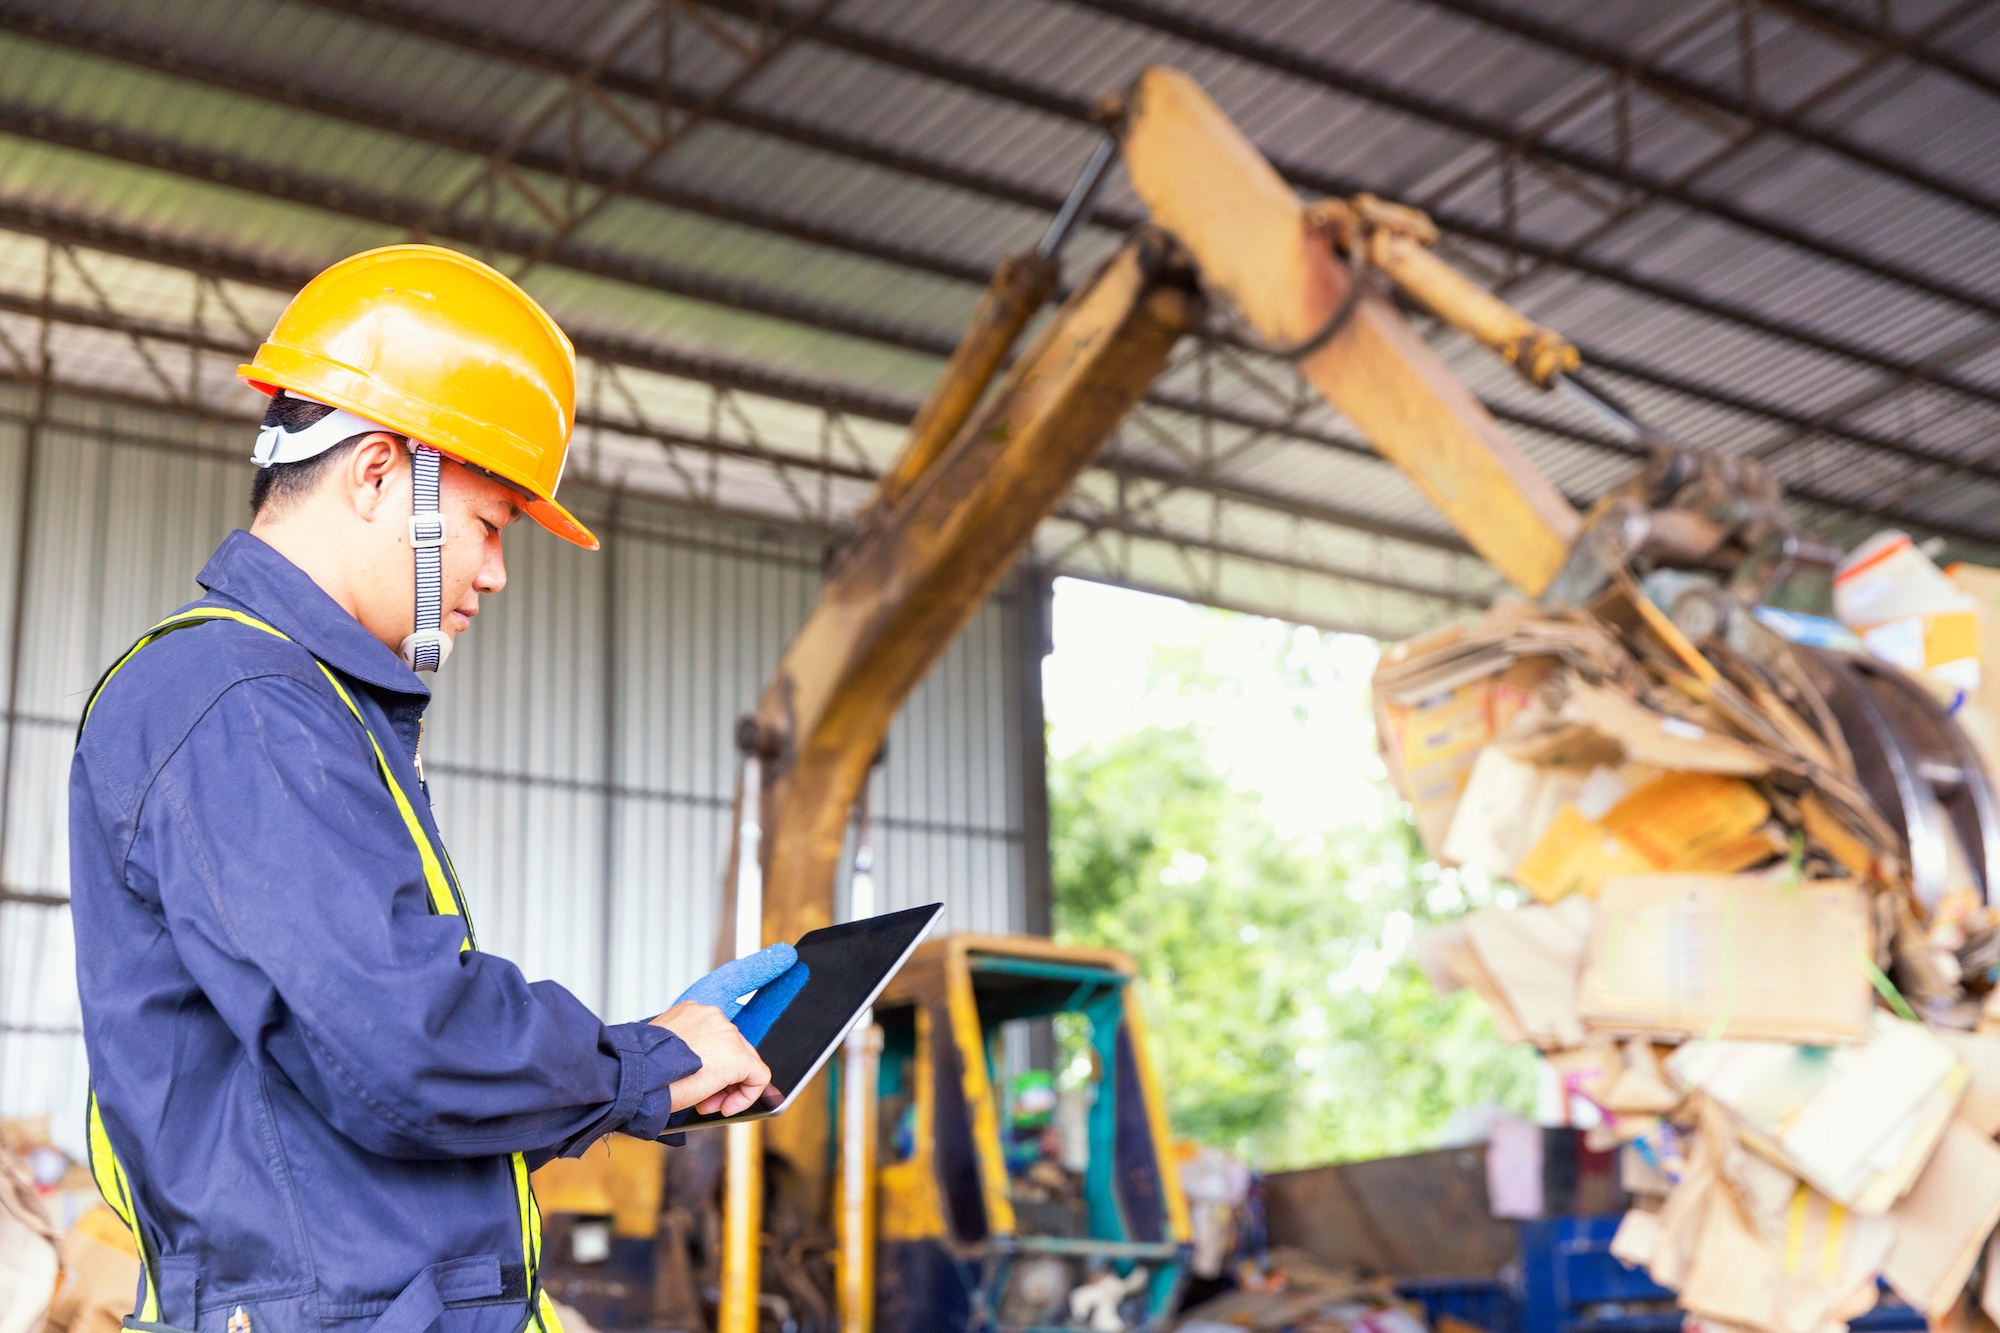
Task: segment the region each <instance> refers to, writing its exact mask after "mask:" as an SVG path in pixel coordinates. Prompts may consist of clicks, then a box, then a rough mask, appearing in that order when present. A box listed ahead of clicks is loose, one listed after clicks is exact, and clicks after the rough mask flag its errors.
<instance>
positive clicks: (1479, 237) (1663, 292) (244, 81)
mask: <svg viewBox="0 0 2000 1333" xmlns="http://www.w3.org/2000/svg"><path fill="white" fill-rule="evenodd" d="M313 2H315V3H322V4H329V3H330V4H335V5H336V6H337V7H339V8H340V9H342V10H343V11H345V10H346V9H348V8H349V7H350V6H348V5H347V4H344V3H341V2H340V0H313ZM355 8H357V9H358V10H359V11H361V12H364V13H366V14H368V15H369V16H371V17H376V18H378V19H381V18H385V16H386V14H387V13H388V11H386V9H385V7H384V6H381V5H377V4H369V5H360V6H355ZM0 30H9V31H14V32H17V33H20V34H22V35H27V36H32V37H34V38H36V39H38V40H43V41H49V42H54V43H58V44H61V45H64V46H68V47H70V48H72V49H77V50H84V51H88V52H90V53H92V54H95V55H100V56H103V57H105V58H109V59H114V60H119V61H121V62H124V63H131V64H137V65H139V66H141V67H143V68H149V69H158V70H160V71H162V72H169V71H170V72H172V73H174V74H175V75H176V76H177V77H184V78H193V79H197V80H200V81H201V82H204V83H207V84H209V85H211V86H214V87H218V88H223V89H226V90H229V91H233V92H239V93H242V94H244V95H247V96H253V97H260V98H263V99H266V100H270V101H273V102H276V103H278V104H281V105H286V106H292V107H296V108H297V109H300V110H310V111H311V112H312V113H314V114H320V115H326V116H330V117H333V118H335V119H339V120H344V121H349V122H351V123H354V124H357V125H366V126H368V127H369V128H372V129H378V130H381V131H384V132H386V133H392V134H397V135H400V136H404V137H410V138H415V139H418V140H420V141H422V142H426V143H431V144H435V145H437V146H439V147H446V148H450V149H453V150H455V151H462V152H466V153H470V154H474V155H479V156H485V155H487V154H491V153H494V152H497V151H499V149H500V147H501V145H500V143H499V141H497V140H480V139H477V138H476V137H474V136H470V135H466V134H464V133H462V132H458V131H454V130H449V129H446V128H445V127H441V126H432V125H427V124H426V123H425V122H423V121H422V120H421V119H419V118H417V117H415V116H412V115H407V114H403V113H400V112H387V111H382V110H379V109H377V108H374V107H372V106H367V105H364V104H359V103H345V102H342V101H340V100H339V99H332V98H327V97H324V96H317V95H316V96H315V97H314V98H312V99H311V105H310V106H307V105H304V104H303V99H302V98H301V96H300V94H299V92H298V89H297V87H296V85H292V84H284V85H280V84H275V83H265V82H263V81H260V80H256V79H253V78H249V77H247V76H242V75H238V74H235V73H233V72H229V71H223V70H219V69H214V68H211V67H205V66H204V65H202V64H201V63H200V62H197V61H194V60H190V59H187V58H184V57H180V56H175V57H174V58H172V59H166V58H164V57H163V56H162V55H161V53H160V52H158V51H156V50H152V49H142V48H139V47H137V46H133V45H129V44H119V43H113V42H109V41H107V40H105V39H102V38H98V37H95V36H94V35H92V34H88V33H84V32H81V31H80V30H75V29H70V28H66V27H64V26H62V25H59V24H55V23H53V22H48V21H38V22H35V23H33V24H24V23H21V22H19V21H18V20H16V19H15V18H14V17H13V16H10V15H7V14H5V13H4V12H0ZM423 31H424V32H425V35H427V36H430V37H432V38H433V39H434V40H447V38H446V37H445V36H444V35H442V34H441V33H440V32H438V31H437V30H436V29H435V28H434V27H432V26H431V25H426V26H425V28H424V29H423ZM468 40H469V39H468ZM496 45H499V44H496ZM472 49H479V50H485V49H486V48H485V47H484V46H475V47H473V48H472ZM495 53H496V54H501V55H504V57H505V58H508V59H522V58H523V57H521V56H520V54H519V53H516V52H513V51H511V50H510V49H507V48H506V47H505V46H504V45H499V50H498V51H497V52H495ZM546 63H547V62H538V63H537V64H536V65H535V67H536V68H542V67H543V66H544V65H545V64H546ZM607 82H609V80H607ZM629 91H630V90H627V92H628V93H629ZM675 97H676V99H677V101H678V102H686V103H688V104H692V102H693V100H694V98H693V95H692V94H686V93H678V92H677V93H676V94H675ZM0 116H4V118H5V123H4V125H0V128H5V129H7V130H8V131H10V132H12V133H16V134H21V135H24V136H26V137H34V138H39V139H42V140H44V141H47V142H52V143H62V144H64V145H65V146H69V147H73V148H77V149H78V150H79V151H94V152H104V153H107V154H108V155H112V156H120V157H125V158H127V159H128V160H137V159H136V158H134V157H133V153H135V152H136V153H143V154H149V155H151V160H150V161H148V162H145V163H143V164H144V165H154V166H159V167H161V168H163V169H168V170H176V171H181V172H182V173H183V174H189V175H192V176H198V177H199V178H201V179H204V180H210V181H220V182H223V183H228V184H234V185H237V186H238V187H240V188H253V187H252V186H251V185H250V184H249V182H252V181H258V180H264V181H265V182H266V183H267V184H270V185H271V186H272V188H271V189H269V190H268V191H267V192H270V193H273V194H274V195H276V196H277V197H287V198H296V199H298V201H299V202H305V203H314V204H316V205H319V206H324V205H323V204H321V203H320V201H319V200H314V199H312V198H310V197H309V196H310V195H311V194H312V193H314V191H308V190H305V189H302V188H299V187H298V179H299V178H298V175H297V173H296V172H287V173H273V172H270V171H267V170H264V169H262V168H260V167H258V166H257V165H256V164H250V163H236V162H231V161H230V160H229V159H227V158H226V157H224V156H221V155H217V154H213V153H207V152H200V151H198V150H179V149H177V148H176V147H175V146H173V145H151V146H138V145H137V144H136V141H135V140H134V138H133V136H129V135H121V134H117V133H115V132H110V131H106V130H103V129H99V128H94V127H83V126H76V127H75V129H74V131H73V132H72V131H70V130H66V129H65V128H64V125H63V122H62V120H61V119H60V118H55V117H50V116H48V115H47V114H46V113H42V112H39V111H34V110H30V109H27V108H21V107H10V108H5V109H4V110H0ZM714 118H715V119H717V120H726V121H728V122H729V123H731V124H734V125H736V126H737V127H739V128H744V129H748V130H750V131H751V132H753V133H762V134H769V135H772V136H773V137H778V138H781V139H784V140H785V141H787V142H794V143H798V144H800V145H801V146H804V147H809V148H812V149H814V150H815V151H824V152H830V153H834V154H837V155H840V156H847V157H852V158H853V159H854V160H856V161H865V162H868V163H870V164H871V165H877V166H882V167H884V168H885V169H888V170H895V171H898V172H901V173H905V174H910V175H913V176H915V177H916V178H918V179H924V180H930V181H933V182H935V183H937V184H942V185H947V186H949V187H951V188H956V189H965V190H968V191H971V192H974V193H979V194H983V195H985V196H987V197H989V198H994V199H1001V200H1005V201H1006V202H1009V203H1016V204H1022V205H1025V206H1028V207H1032V208H1037V209H1049V210H1052V209H1054V208H1055V207H1057V206H1058V205H1059V204H1060V202H1061V200H1060V196H1059V195H1057V194H1055V193H1053V192H1042V191H1037V190H1034V189H1032V188H1029V187H1019V186H1014V185H1013V184H1011V183H1009V182H1003V181H1000V180H998V179H997V178H993V177H978V176H976V175H973V174H971V173H963V172H954V171H951V170H950V169H948V168H947V167H945V166H944V164H941V163H932V162H928V161H926V160H924V159H919V158H915V157H911V156H909V155H898V154H895V153H893V152H891V151H889V150H881V149H871V148H869V147H868V146H867V145H863V144H860V143H859V142H858V141H851V140H842V139H826V140H822V138H821V137H820V136H816V135H813V134H811V133H809V132H808V131H807V129H806V127H803V126H799V125H795V124H789V123H786V122H783V121H782V120H781V119H777V118H768V117H759V116H755V115H748V116H745V115H732V114H731V113H730V112H729V111H728V109H726V108H725V109H723V110H720V111H718V112H716V113H715V116H714ZM100 136H103V137H100ZM121 143H129V144H133V145H134V146H133V147H132V149H131V150H130V151H126V150H124V149H121V147H120V144H121ZM514 160H515V161H516V162H518V163H520V164H521V165H523V166H527V167H531V168H532V169H534V170H537V171H541V172H545V173H551V174H559V173H561V172H562V171H563V170H564V169H565V164H564V163H563V162H562V161H561V160H560V159H557V158H552V157H547V156H545V155H541V154H533V153H529V152H526V151H516V153H515V155H514ZM575 171H576V174H577V175H578V176H579V178H580V179H582V180H584V181H586V182H587V183H590V184H592V185H594V186H600V187H601V186H603V185H606V184H608V183H609V182H610V180H611V179H612V177H611V174H610V173H609V172H605V171H601V170H599V169H597V168H595V167H594V166H592V165H590V164H587V163H586V164H580V165H578V166H577V167H576V168H575ZM1320 184H1321V185H1323V186H1326V187H1328V188H1329V191H1330V192H1334V193H1348V194H1351V193H1358V192H1360V191H1361V190H1362V189H1363V188H1364V187H1363V185H1362V183H1360V182H1351V181H1333V180H1322V181H1321V182H1320ZM626 192H627V193H629V194H631V195H633V196H634V197H636V198H642V199H646V200H649V201H651V202H654V203H659V204H662V205H665V206H667V207H671V208H679V209H684V210H687V211H690V212H694V213H697V214H699V215H701V216H706V217H712V218H717V219H720V220H728V221H732V222H735V223H738V224H740V225H744V226H749V227H752V228H755V229H758V230H764V231H769V232H771V233H772V234H774V235H782V236H786V237H788V238H791V239H795V240H800V241H804V242H806V243H808V244H814V245H821V246H825V247H827V248H829V249H831V250H835V251H838V252H842V253H849V254H853V255H855V256H857V257H860V258H867V259H875V260H880V261H881V262H884V263H889V264H893V265H896V266H897V267H901V268H907V269H910V270H912V271H915V272H922V273H929V274H933V275H935V276H939V277H944V278H948V279H953V280H957V281H965V282H970V283H978V284H981V285H983V284H984V282H985V280H986V276H987V272H988V270H987V269H986V267H985V266H982V265H979V264H974V263H966V262H962V261H956V260H953V259H951V258H949V257H946V256H941V255H935V254H929V253H925V252H922V251H918V250H914V249H911V248H909V247H901V246H895V245H892V244H888V243H884V242H881V241H878V240H876V239H874V238H871V237H868V236H865V235H861V234H859V233H853V232H846V231H840V230H837V229H834V228H830V227H823V226H815V225H812V224H806V223H801V222H798V221H796V220H792V219H787V218H784V217H781V216H779V215H777V214H773V213H770V212H768V211H765V210H760V209H757V208H754V207H749V206H745V205H742V204H739V203H737V202H735V201H725V200H721V199H717V198H714V197H712V196H705V195H702V194H700V193H699V192H696V191H693V190H688V189H682V188H676V187H671V186H662V185H658V184H656V183H653V182H649V181H643V180H642V181H635V182H632V183H631V184H629V185H627V186H626ZM319 193H321V194H322V197H324V193H325V192H324V191H323V190H322V191H319ZM343 193H345V191H344V190H343ZM1433 216H1434V218H1435V220H1436V221H1437V222H1438V224H1439V226H1440V227H1441V228H1442V229H1443V230H1444V231H1445V232H1447V233H1455V234H1457V235H1460V236H1464V237H1466V238H1467V239H1470V240H1474V241H1477V242H1478V243H1480V244H1483V245H1488V246H1492V247H1495V248H1501V249H1506V248H1511V249H1513V250H1514V251H1516V252H1518V253H1519V254H1520V255H1521V256H1522V257H1523V258H1526V259H1529V260H1533V261H1535V262H1536V265H1537V267H1538V268H1540V267H1557V268H1562V269H1567V270H1569V271H1572V272H1574V273H1577V274H1579V275H1581V276H1584V277H1589V278H1596V279H1601V280H1603V281H1607V282H1611V283H1615V284H1617V285H1618V286H1621V287H1625V288H1628V289H1629V290H1631V291H1633V292H1636V293H1639V294H1641V295H1644V296H1648V297H1652V298H1655V299H1658V300H1662V301H1666V302H1669V303H1671V304H1675V305H1679V306H1684V307H1685V308H1687V309H1689V310H1693V311H1695V312H1697V313H1700V314H1703V315H1707V316H1710V317H1712V318H1715V319H1718V320H1723V321H1725V322H1728V323H1732V324H1737V325H1740V326H1742V327H1744V328H1746V329H1751V330H1754V331H1757V332H1760V333H1766V334H1769V335H1771V336H1773V337H1777V338H1783V339H1785V340H1786V341H1788V342H1794V343H1797V344H1798V345H1800V346H1803V347H1809V348H1812V349H1813V350H1815V351H1821V352H1826V353H1829V354H1831V355H1835V356H1841V357H1846V358H1848V359H1851V360H1855V361H1858V362H1860V363H1862V364H1865V365H1869V366H1873V367H1875V368H1876V369H1879V370H1882V371H1885V372H1887V373H1889V374H1892V375H1897V376H1902V377H1906V378H1908V379H1912V380H1916V381H1920V382H1924V383H1931V384H1936V385H1938V386H1940V387H1943V388H1947V389H1952V390H1954V391H1957V392H1963V393H1969V394H1972V395H1973V396H1977V397H1982V398H1986V399H1988V400H1989V401H1994V400H1996V393H1995V391H1994V390H1990V389H1986V388H1984V387H1982V386H1979V385H1976V384H1972V383H1971V382H1969V381H1966V380H1964V379H1962V378H1960V377H1957V376H1954V375H1951V374H1949V373H1948V372H1946V371H1942V370H1938V369H1931V368H1926V367H1924V366H1922V365H1920V364H1918V363H1913V362H1906V361H1901V360H1898V359H1896V358H1894V357H1891V356H1888V355H1886V354H1884V353H1881V352H1877V351H1873V350H1871V349H1868V348H1865V347H1862V346H1861V345H1859V344H1856V343H1852V342H1849V341H1847V340H1844V339H1840V338H1836V337H1833V336H1831V335H1828V334H1824V333H1820V332H1816V331H1814V330H1810V329H1806V328H1804V327H1802V326H1800V325H1797V324H1794V323H1791V322H1790V321H1786V320H1782V319H1779V318H1776V317H1774V316H1771V315H1768V314H1765V313H1762V312H1759V311H1757V310H1754V309H1751V308H1749V307H1747V306H1742V305H1737V304H1734V303H1731V302H1728V301H1724V300H1719V299H1717V298H1714V297H1710V296H1706V295H1704V294H1702V293H1699V292H1697V291H1695V290H1694V289H1692V288H1688V287H1684V286H1681V285H1679V284H1676V283H1673V282H1669V281H1665V280H1662V279H1660V278H1657V277H1651V276H1648V275H1645V274H1641V273H1638V272H1636V271H1634V270H1631V269H1628V268H1625V267H1623V266H1620V265H1617V264H1613V263H1608V262H1604V261H1599V260H1593V259H1591V258H1589V257H1587V256H1581V255H1575V254H1571V253H1567V251H1566V249H1559V248H1557V247H1555V246H1551V245H1545V244H1539V243H1536V242H1535V241H1533V240H1532V239H1529V238H1527V237H1524V236H1519V235H1508V234H1507V233H1506V232H1505V231H1504V230H1503V229H1502V228H1500V227H1495V226H1491V225H1487V224H1483V223H1481V222H1479V221H1477V220H1476V219H1473V218H1470V217H1467V216H1460V215H1456V214H1454V213H1452V212H1450V211H1448V210H1437V211H1434V214H1433ZM385 220H386V219H385ZM1097 221H1098V223H1099V224H1100V225H1104V226H1108V227H1113V228H1120V229H1123V228H1129V227H1130V226H1133V225H1136V224H1137V221H1138V219H1137V218H1136V217H1132V216H1129V215H1125V214H1121V213H1118V212H1115V211H1110V210H1107V211H1105V212H1103V213H1101V214H1100V216H1099V217H1098V219H1097ZM396 225H403V224H402V223H401V222H400V221H398V222H397V223H396ZM480 239H481V241H482V242H484V241H485V239H486V238H485V237H484V236H483V235H481V238H480Z"/></svg>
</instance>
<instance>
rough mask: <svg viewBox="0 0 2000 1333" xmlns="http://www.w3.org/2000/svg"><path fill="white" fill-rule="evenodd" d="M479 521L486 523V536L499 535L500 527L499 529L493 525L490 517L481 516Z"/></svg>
mask: <svg viewBox="0 0 2000 1333" xmlns="http://www.w3.org/2000/svg"><path fill="white" fill-rule="evenodd" d="M479 521H480V522H481V523H484V524H485V525H486V535H487V536H489V537H498V536H499V535H500V529H499V528H497V527H495V526H493V521H492V520H491V519H486V518H482V519H480V520H479Z"/></svg>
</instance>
